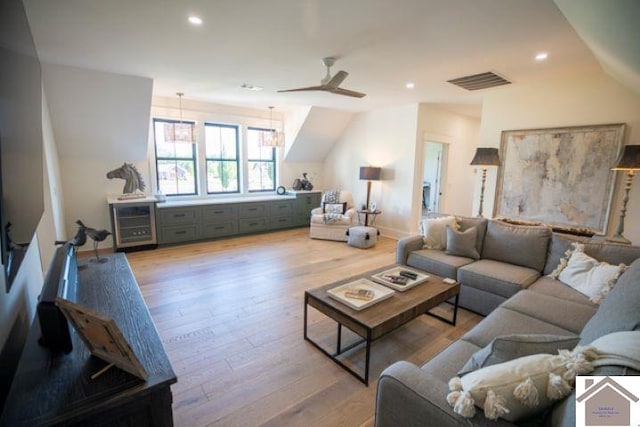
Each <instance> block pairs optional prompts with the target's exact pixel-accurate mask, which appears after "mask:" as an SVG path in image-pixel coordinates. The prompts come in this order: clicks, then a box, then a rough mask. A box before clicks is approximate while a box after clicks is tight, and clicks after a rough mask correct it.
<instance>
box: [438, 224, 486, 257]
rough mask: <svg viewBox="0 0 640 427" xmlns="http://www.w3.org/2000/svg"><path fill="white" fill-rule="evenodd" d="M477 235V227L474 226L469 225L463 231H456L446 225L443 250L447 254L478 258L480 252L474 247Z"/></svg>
mask: <svg viewBox="0 0 640 427" xmlns="http://www.w3.org/2000/svg"><path fill="white" fill-rule="evenodd" d="M477 235H478V229H477V228H476V227H470V228H468V229H466V230H465V231H457V230H454V229H453V228H451V227H449V226H447V246H446V248H447V250H446V251H445V252H446V253H447V254H449V255H456V256H463V257H467V258H473V259H480V254H479V253H478V249H477V248H476V236H477Z"/></svg>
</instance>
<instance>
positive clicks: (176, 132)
mask: <svg viewBox="0 0 640 427" xmlns="http://www.w3.org/2000/svg"><path fill="white" fill-rule="evenodd" d="M176 95H178V99H179V101H180V122H179V123H175V122H174V123H165V125H164V140H165V142H187V143H190V144H193V143H195V142H196V132H195V125H194V124H193V123H183V122H182V97H183V96H184V93H182V92H177V93H176Z"/></svg>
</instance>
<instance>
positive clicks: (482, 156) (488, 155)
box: [470, 148, 500, 218]
mask: <svg viewBox="0 0 640 427" xmlns="http://www.w3.org/2000/svg"><path fill="white" fill-rule="evenodd" d="M470 165H473V166H480V167H481V168H482V186H481V187H480V207H479V208H478V216H479V217H480V218H482V205H483V204H484V184H485V181H486V180H487V167H488V166H500V155H499V154H498V149H497V148H477V149H476V155H475V156H473V160H471V163H470Z"/></svg>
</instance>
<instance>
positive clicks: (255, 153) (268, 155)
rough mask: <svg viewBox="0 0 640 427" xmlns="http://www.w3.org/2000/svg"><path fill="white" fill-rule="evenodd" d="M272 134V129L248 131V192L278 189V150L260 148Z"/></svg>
mask: <svg viewBox="0 0 640 427" xmlns="http://www.w3.org/2000/svg"><path fill="white" fill-rule="evenodd" d="M271 133H272V130H271V129H261V128H254V127H250V128H248V129H247V169H248V170H247V179H248V187H247V190H248V191H250V192H256V191H274V190H275V189H276V149H275V148H273V147H262V146H260V141H261V140H264V139H266V138H268V137H269V136H270V134H271ZM267 134H269V135H267Z"/></svg>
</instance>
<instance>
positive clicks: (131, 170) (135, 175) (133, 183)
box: [107, 162, 145, 194]
mask: <svg viewBox="0 0 640 427" xmlns="http://www.w3.org/2000/svg"><path fill="white" fill-rule="evenodd" d="M107 178H109V179H113V178H119V179H124V180H126V182H125V184H124V188H123V189H122V192H123V193H124V194H130V193H134V192H135V191H136V190H140V191H144V189H145V184H144V179H143V178H142V175H140V172H138V169H136V167H135V166H134V165H133V164H131V163H126V162H125V163H123V164H122V166H120V167H119V168H117V169H114V170H112V171H109V172H107Z"/></svg>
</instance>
